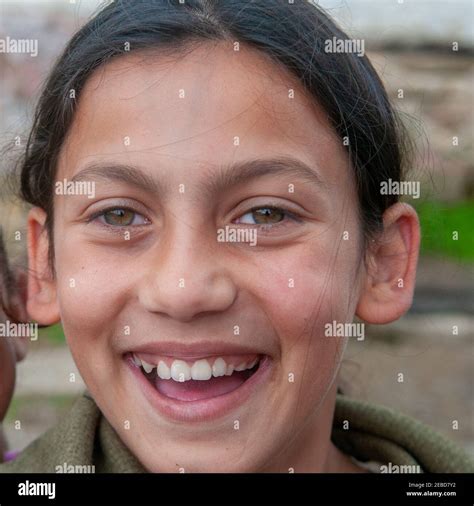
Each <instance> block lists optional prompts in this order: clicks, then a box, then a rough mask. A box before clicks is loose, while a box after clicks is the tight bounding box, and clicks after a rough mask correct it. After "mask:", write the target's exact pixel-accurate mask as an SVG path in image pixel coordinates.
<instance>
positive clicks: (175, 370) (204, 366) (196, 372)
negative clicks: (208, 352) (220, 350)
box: [132, 354, 258, 382]
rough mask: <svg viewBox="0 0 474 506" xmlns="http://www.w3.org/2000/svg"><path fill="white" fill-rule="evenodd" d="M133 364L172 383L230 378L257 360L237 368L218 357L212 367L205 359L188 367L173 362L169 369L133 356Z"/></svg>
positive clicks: (164, 365)
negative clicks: (222, 377) (154, 371)
mask: <svg viewBox="0 0 474 506" xmlns="http://www.w3.org/2000/svg"><path fill="white" fill-rule="evenodd" d="M132 359H133V362H134V363H135V365H137V366H138V367H143V369H144V371H145V372H146V373H150V372H152V371H153V369H155V368H156V372H157V374H158V376H159V377H160V378H161V379H173V380H174V381H179V382H183V381H188V380H190V379H193V380H200V381H204V380H208V379H211V378H212V377H213V376H214V377H215V378H218V377H219V376H224V375H225V376H230V375H231V374H232V373H233V372H234V371H244V370H245V369H252V367H254V366H255V364H256V363H257V362H258V358H254V359H253V360H251V361H247V362H242V363H240V364H239V365H238V366H234V365H233V364H229V365H227V363H226V361H225V360H224V359H223V358H222V357H219V358H217V359H215V360H214V362H213V364H212V366H211V364H210V363H209V361H208V360H207V359H200V360H196V361H195V362H194V363H193V364H192V365H188V363H187V362H185V361H184V360H178V359H176V360H173V362H172V363H171V367H169V366H168V365H167V364H166V362H165V361H164V360H160V361H158V364H157V365H153V364H150V363H148V362H146V361H145V360H143V359H140V358H139V357H137V356H136V355H135V354H134V355H133V356H132Z"/></svg>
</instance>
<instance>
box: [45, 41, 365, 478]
mask: <svg viewBox="0 0 474 506" xmlns="http://www.w3.org/2000/svg"><path fill="white" fill-rule="evenodd" d="M65 180H66V181H65ZM56 181H59V182H61V183H63V189H64V188H66V187H65V186H64V183H72V182H74V183H78V182H83V183H85V184H84V186H83V187H82V189H80V187H79V186H75V187H72V186H69V188H73V189H74V190H75V192H76V194H74V195H70V194H67V195H59V194H58V195H55V197H54V207H55V212H54V240H55V246H54V248H55V249H54V254H55V269H56V278H55V279H56V281H55V287H54V290H55V300H56V301H57V308H58V314H59V316H60V319H61V321H62V324H63V327H64V330H65V334H66V336H67V340H68V343H69V345H70V348H71V351H72V354H73V356H74V359H75V361H76V363H77V366H78V368H79V370H80V372H81V374H82V376H83V378H84V380H85V382H86V384H87V386H88V389H89V391H90V392H91V394H92V396H93V397H94V399H95V400H96V402H97V404H98V406H99V407H100V409H101V410H102V412H103V413H104V415H105V416H106V417H107V419H108V420H109V421H110V423H111V424H112V425H113V427H114V428H115V430H116V431H117V433H118V434H119V436H120V437H121V439H122V440H123V441H124V442H125V444H126V445H127V446H128V447H129V448H130V449H131V451H132V452H133V453H134V454H135V455H136V456H137V457H138V459H139V460H140V461H141V462H142V463H143V464H144V465H145V466H146V467H147V468H148V469H149V470H153V471H180V470H181V471H182V470H184V471H185V472H188V471H190V472H192V471H197V470H199V471H254V470H262V469H272V470H276V469H277V468H278V469H279V470H286V469H287V468H288V467H295V468H297V466H298V462H297V458H298V457H297V453H298V452H297V451H296V449H297V448H298V447H299V446H298V445H305V446H306V445H307V442H308V441H312V443H311V444H314V448H312V450H314V455H313V457H314V462H317V459H318V453H321V454H325V452H326V451H328V447H329V445H330V443H329V435H330V430H331V429H330V427H331V417H332V413H333V410H334V397H335V389H336V382H335V377H336V374H337V371H338V367H339V364H340V361H341V355H342V352H343V349H344V345H345V342H344V339H343V338H336V337H325V324H326V323H331V322H333V321H334V320H335V321H337V322H349V321H352V318H353V316H354V312H355V308H356V305H357V301H358V293H359V287H360V285H361V278H360V270H361V269H359V266H360V265H361V255H362V243H361V233H360V230H361V224H360V221H359V218H358V211H357V209H358V204H357V196H356V189H355V182H354V179H353V174H352V169H351V168H350V166H349V163H348V159H347V156H346V154H345V150H344V148H343V146H342V141H341V140H340V139H338V138H337V137H336V135H335V134H334V133H333V131H332V130H331V128H330V126H329V122H328V120H327V118H326V115H325V114H324V113H323V111H322V110H320V109H319V108H318V107H317V106H316V105H315V104H314V102H313V101H311V100H310V99H309V98H308V97H307V96H306V95H305V93H304V90H303V88H302V87H301V85H299V84H298V83H297V82H296V81H295V80H294V79H293V78H292V77H291V76H290V75H289V74H287V73H285V71H284V70H282V69H280V68H279V67H277V66H275V64H274V63H271V62H269V61H268V60H266V59H264V57H262V56H261V55H259V54H258V53H256V52H253V51H252V50H249V49H245V48H241V50H240V51H234V49H233V47H232V46H231V47H227V46H223V45H216V46H215V47H211V46H201V47H200V48H198V49H196V50H195V51H193V52H191V53H189V54H187V55H185V56H182V57H180V58H176V57H175V58H172V59H171V58H170V59H167V58H166V57H162V56H159V55H156V54H155V55H153V54H146V55H144V54H141V55H138V56H137V55H130V56H126V57H122V58H118V59H116V60H114V61H112V62H111V63H109V64H107V65H106V66H104V67H101V68H100V69H99V70H97V71H96V73H95V74H94V75H93V76H92V77H91V78H90V79H89V81H88V82H87V84H86V87H85V89H84V90H83V92H82V93H81V97H80V100H79V104H78V110H77V113H76V115H75V119H74V123H73V126H72V128H71V129H70V131H69V135H68V138H67V141H66V143H65V145H64V146H63V149H62V151H61V157H60V160H59V167H58V173H57V177H56ZM91 183H94V184H95V187H94V188H93V186H92V185H90V186H88V187H87V185H88V184H91ZM58 188H59V187H58ZM92 188H93V191H92ZM66 190H67V188H66ZM88 191H89V193H88V194H85V195H78V193H81V192H84V193H87V192H88ZM68 192H69V190H67V191H66V193H68ZM236 230H238V231H239V232H240V233H241V235H240V237H239V236H237V235H232V234H233V233H234V234H235V231H236ZM255 232H256V234H257V235H256V244H255V236H253V235H252V234H253V233H255ZM246 234H247V235H246ZM236 239H237V240H239V241H240V242H235V240H236ZM134 357H135V358H134ZM138 359H140V360H144V361H145V362H146V363H147V364H150V365H152V366H154V369H153V370H152V372H151V373H148V374H146V373H145V371H144V370H143V368H141V367H139V366H138V365H136V364H135V363H134V362H135V361H136V363H137V364H139V363H140V362H138ZM255 359H256V360H257V363H256V365H254V366H253V368H252V367H251V366H252V364H253V363H255ZM157 365H160V368H159V372H160V375H161V376H163V377H162V378H160V377H159V376H157V370H156V366H157ZM239 366H241V367H239ZM145 367H148V366H147V365H145ZM247 367H251V368H250V369H246V370H243V371H238V372H233V373H232V374H230V373H231V371H232V368H233V369H236V368H237V369H241V368H247ZM211 373H213V374H215V375H217V377H215V378H214V376H212V378H213V379H201V380H198V379H196V380H193V381H188V380H187V378H188V376H189V374H192V375H193V376H194V377H196V378H197V377H200V378H208V377H209V375H210V374H211ZM170 374H171V375H172V376H173V377H174V379H173V378H172V379H165V378H166V377H167V376H169V375H170ZM219 374H224V375H223V376H219ZM196 375H197V376H196ZM182 380H185V381H182ZM304 442H306V443H304ZM298 451H299V452H302V451H303V450H302V448H301V447H299V450H298ZM321 465H322V464H321Z"/></svg>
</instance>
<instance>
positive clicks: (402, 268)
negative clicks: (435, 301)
mask: <svg viewBox="0 0 474 506" xmlns="http://www.w3.org/2000/svg"><path fill="white" fill-rule="evenodd" d="M419 247H420V225H419V221H418V216H417V214H416V211H415V210H414V209H413V208H412V207H411V206H410V205H408V204H405V203H397V204H394V205H393V206H391V207H390V208H389V209H387V210H386V211H385V213H384V216H383V231H382V233H381V234H380V237H379V238H377V239H376V241H375V243H374V245H373V247H371V250H370V251H369V252H368V256H369V259H368V260H369V261H368V264H369V267H368V269H367V272H366V275H365V280H364V284H363V289H362V292H361V295H360V298H359V302H358V305H357V309H356V315H357V316H358V317H359V318H361V319H362V320H364V321H366V322H368V323H375V324H383V323H390V322H392V321H394V320H397V319H398V318H400V317H401V316H402V315H403V314H404V313H406V311H407V310H408V309H409V308H410V306H411V303H412V300H413V292H414V288H415V278H416V266H417V262H418V251H419Z"/></svg>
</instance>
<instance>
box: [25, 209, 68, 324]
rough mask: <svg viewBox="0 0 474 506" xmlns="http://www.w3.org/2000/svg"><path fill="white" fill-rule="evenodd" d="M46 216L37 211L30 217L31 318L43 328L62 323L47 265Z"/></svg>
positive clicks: (54, 285) (31, 213)
mask: <svg viewBox="0 0 474 506" xmlns="http://www.w3.org/2000/svg"><path fill="white" fill-rule="evenodd" d="M45 222H46V213H45V211H44V210H43V209H40V208H39V207H34V208H33V209H31V210H30V212H29V214H28V302H27V311H28V314H29V316H30V317H31V318H32V319H33V320H35V321H37V322H38V323H39V324H40V325H52V324H54V323H57V322H59V320H60V315H59V305H58V303H57V297H56V280H55V279H54V276H53V273H52V269H51V268H50V265H49V261H48V252H49V245H50V243H49V236H48V231H47V230H46V228H45Z"/></svg>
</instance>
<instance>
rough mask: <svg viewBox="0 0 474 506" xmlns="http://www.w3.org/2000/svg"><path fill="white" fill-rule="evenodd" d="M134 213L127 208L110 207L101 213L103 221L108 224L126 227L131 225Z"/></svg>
mask: <svg viewBox="0 0 474 506" xmlns="http://www.w3.org/2000/svg"><path fill="white" fill-rule="evenodd" d="M135 216H136V213H135V212H133V211H130V210H129V209H111V210H109V211H105V212H104V213H103V217H104V221H105V222H106V223H107V224H108V225H115V226H121V227H128V226H129V225H132V223H133V221H134V219H135Z"/></svg>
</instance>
